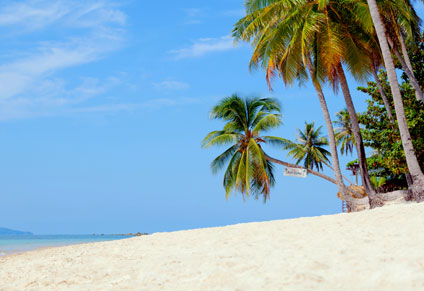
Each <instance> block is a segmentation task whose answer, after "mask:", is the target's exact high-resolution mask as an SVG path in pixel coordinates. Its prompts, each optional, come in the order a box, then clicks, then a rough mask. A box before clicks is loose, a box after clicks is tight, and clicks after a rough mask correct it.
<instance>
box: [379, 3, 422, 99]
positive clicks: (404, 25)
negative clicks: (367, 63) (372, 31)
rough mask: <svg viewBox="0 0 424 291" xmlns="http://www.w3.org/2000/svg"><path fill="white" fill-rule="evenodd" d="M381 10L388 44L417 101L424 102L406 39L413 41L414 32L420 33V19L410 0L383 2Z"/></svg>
mask: <svg viewBox="0 0 424 291" xmlns="http://www.w3.org/2000/svg"><path fill="white" fill-rule="evenodd" d="M380 9H381V11H383V13H382V15H381V16H382V21H383V25H384V29H385V32H386V37H387V41H388V44H389V46H390V47H391V49H392V50H393V52H394V54H395V55H396V57H397V59H398V60H399V62H400V64H401V66H402V69H403V71H404V72H405V73H406V75H407V76H408V78H409V80H410V83H411V84H412V86H413V87H414V89H415V96H416V99H417V100H418V101H421V102H424V94H423V91H422V89H421V87H420V85H419V84H418V81H417V79H416V77H415V75H414V71H413V68H412V64H411V61H410V59H409V55H408V50H407V47H406V43H405V38H404V35H406V36H407V37H408V38H409V39H411V40H413V36H414V32H416V31H419V25H420V19H419V17H418V15H417V14H416V12H415V10H414V8H413V7H412V4H411V2H410V1H409V0H400V1H382V2H381V7H380Z"/></svg>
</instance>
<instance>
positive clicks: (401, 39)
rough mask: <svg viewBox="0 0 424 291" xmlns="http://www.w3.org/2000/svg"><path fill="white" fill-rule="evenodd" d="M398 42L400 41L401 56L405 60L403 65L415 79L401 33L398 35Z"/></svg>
mask: <svg viewBox="0 0 424 291" xmlns="http://www.w3.org/2000/svg"><path fill="white" fill-rule="evenodd" d="M399 41H400V47H401V49H402V55H403V58H404V60H405V63H406V65H407V66H408V69H409V70H410V71H411V72H412V74H413V75H414V77H415V74H414V68H412V64H411V60H410V59H409V54H408V49H407V48H406V44H405V39H404V38H403V35H402V32H400V33H399Z"/></svg>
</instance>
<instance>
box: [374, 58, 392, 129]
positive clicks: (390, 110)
mask: <svg viewBox="0 0 424 291" xmlns="http://www.w3.org/2000/svg"><path fill="white" fill-rule="evenodd" d="M371 73H372V75H373V76H374V80H375V82H376V83H377V88H378V92H380V96H381V98H382V99H383V103H384V107H386V111H387V116H388V117H389V120H390V122H391V123H392V124H394V123H395V119H394V117H393V114H392V109H391V108H390V103H389V100H387V96H386V93H385V92H384V88H383V84H381V81H380V78H379V77H378V75H377V70H376V69H375V66H374V65H371Z"/></svg>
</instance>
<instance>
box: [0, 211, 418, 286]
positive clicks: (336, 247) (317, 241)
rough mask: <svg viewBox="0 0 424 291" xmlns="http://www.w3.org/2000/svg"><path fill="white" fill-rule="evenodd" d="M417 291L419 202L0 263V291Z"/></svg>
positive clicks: (67, 250)
mask: <svg viewBox="0 0 424 291" xmlns="http://www.w3.org/2000/svg"><path fill="white" fill-rule="evenodd" d="M312 288H313V289H318V290H402V291H405V290H424V203H421V204H415V203H414V204H408V205H393V206H387V207H384V208H380V209H375V210H370V211H364V212H360V213H352V214H339V215H331V216H321V217H315V218H300V219H293V220H280V221H270V222H263V223H248V224H240V225H233V226H227V227H218V228H209V229H196V230H188V231H179V232H174V233H158V234H153V235H149V236H144V237H137V238H131V239H125V240H120V241H112V242H100V243H90V244H84V245H75V246H67V247H58V248H51V249H44V250H37V251H33V252H27V253H23V254H19V255H13V256H9V257H4V258H0V290H68V289H72V290H122V289H126V290H311V289H312Z"/></svg>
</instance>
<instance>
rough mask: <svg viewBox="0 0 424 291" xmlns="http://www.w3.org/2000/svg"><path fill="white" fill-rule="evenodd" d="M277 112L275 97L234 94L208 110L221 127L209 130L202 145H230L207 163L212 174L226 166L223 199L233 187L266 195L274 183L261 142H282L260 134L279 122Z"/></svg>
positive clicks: (245, 192) (278, 107)
mask: <svg viewBox="0 0 424 291" xmlns="http://www.w3.org/2000/svg"><path fill="white" fill-rule="evenodd" d="M280 112H281V110H280V105H279V104H278V102H277V101H276V100H275V99H272V98H263V99H260V98H248V99H243V98H241V97H239V96H237V95H232V96H230V97H227V98H225V99H223V100H222V101H221V102H219V103H218V105H216V106H215V107H214V108H213V109H212V112H211V118H212V119H220V120H222V121H224V122H225V126H224V128H223V129H222V130H218V131H212V132H211V133H209V134H208V135H207V136H206V137H205V138H204V140H203V144H202V146H203V147H204V148H209V147H211V146H221V145H229V146H230V147H229V148H228V149H226V150H225V151H224V152H223V153H222V154H221V155H219V156H218V157H217V158H215V159H214V160H213V162H212V164H211V167H212V170H213V171H214V172H215V173H216V172H217V171H218V170H220V169H222V168H224V167H225V166H226V167H227V168H226V171H225V174H224V181H223V184H224V188H225V192H226V197H227V198H228V196H229V194H230V193H231V192H232V191H233V190H236V191H239V192H241V193H242V194H243V195H244V194H246V195H247V196H249V195H250V194H253V195H255V196H256V197H258V196H259V195H263V197H264V199H267V198H268V197H269V194H270V190H271V187H272V186H273V185H274V182H275V180H274V174H273V165H272V163H271V162H270V161H268V160H267V158H266V155H265V153H264V151H263V149H262V147H261V144H263V143H269V144H279V145H281V144H285V143H286V141H285V140H284V139H282V138H278V137H273V136H262V134H263V133H264V132H267V131H269V130H270V129H273V128H276V127H278V126H279V125H280V124H281V114H280ZM227 163H228V165H226V164H227Z"/></svg>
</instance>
